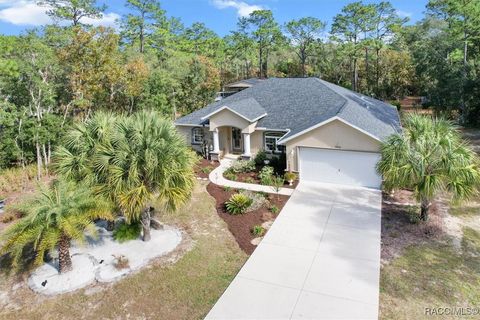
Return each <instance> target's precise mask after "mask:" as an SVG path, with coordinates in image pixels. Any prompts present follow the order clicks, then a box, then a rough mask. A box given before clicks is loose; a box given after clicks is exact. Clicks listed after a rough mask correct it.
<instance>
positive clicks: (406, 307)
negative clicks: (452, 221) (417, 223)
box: [380, 228, 480, 320]
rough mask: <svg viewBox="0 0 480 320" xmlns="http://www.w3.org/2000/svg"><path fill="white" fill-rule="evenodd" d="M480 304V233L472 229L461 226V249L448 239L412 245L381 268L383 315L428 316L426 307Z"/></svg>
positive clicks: (402, 317) (387, 317) (381, 305)
mask: <svg viewBox="0 0 480 320" xmlns="http://www.w3.org/2000/svg"><path fill="white" fill-rule="evenodd" d="M479 306H480V233H479V232H478V231H476V230H474V229H471V228H464V238H463V241H462V244H461V250H458V248H455V247H454V246H453V244H451V243H449V242H447V243H440V242H438V243H434V244H428V245H418V246H415V245H414V246H410V247H409V248H407V249H406V250H405V252H404V254H403V255H402V256H401V257H399V258H397V259H395V260H394V261H393V262H392V263H391V264H389V265H387V266H385V267H383V268H382V272H381V282H380V312H381V318H382V319H399V320H400V319H429V318H430V319H431V317H429V316H426V315H425V308H431V307H479ZM437 318H438V319H442V317H436V319H437ZM449 319H450V318H449ZM464 319H468V317H465V318H464ZM472 319H473V317H472Z"/></svg>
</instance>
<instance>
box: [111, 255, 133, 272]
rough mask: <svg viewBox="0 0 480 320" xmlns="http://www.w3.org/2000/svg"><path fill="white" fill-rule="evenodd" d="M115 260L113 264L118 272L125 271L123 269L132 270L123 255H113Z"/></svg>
mask: <svg viewBox="0 0 480 320" xmlns="http://www.w3.org/2000/svg"><path fill="white" fill-rule="evenodd" d="M112 256H113V258H114V260H115V261H114V262H113V266H114V267H115V269H117V270H123V269H127V268H130V264H129V262H128V258H127V257H125V256H124V255H123V254H122V255H119V256H116V255H114V254H112Z"/></svg>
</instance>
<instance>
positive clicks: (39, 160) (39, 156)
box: [35, 137, 43, 181]
mask: <svg viewBox="0 0 480 320" xmlns="http://www.w3.org/2000/svg"><path fill="white" fill-rule="evenodd" d="M37 140H38V137H37ZM35 149H36V151H37V180H38V181H40V179H41V178H42V166H43V165H42V153H41V151H40V144H39V143H38V141H37V142H36V143H35Z"/></svg>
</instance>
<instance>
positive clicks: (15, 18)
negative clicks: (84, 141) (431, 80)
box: [0, 0, 428, 36]
mask: <svg viewBox="0 0 480 320" xmlns="http://www.w3.org/2000/svg"><path fill="white" fill-rule="evenodd" d="M98 2H99V3H105V4H107V6H108V9H107V11H106V13H105V15H104V17H103V18H102V19H100V20H96V21H90V22H91V23H93V24H97V25H99V24H101V25H109V26H113V25H115V20H116V19H118V18H119V17H120V16H121V15H123V14H125V13H126V12H127V10H126V8H125V6H124V3H125V1H124V0H113V1H112V0H111V1H104V0H99V1H98ZM350 2H353V0H163V1H160V3H161V5H162V7H163V8H164V9H165V10H166V11H167V15H169V16H174V17H178V18H181V20H182V21H183V23H184V24H185V25H190V24H192V23H193V22H197V21H199V22H204V23H205V24H206V25H207V27H209V28H211V29H213V30H214V31H215V32H217V33H218V34H220V35H222V36H223V35H225V34H228V33H229V31H231V30H233V29H234V28H235V24H236V21H237V18H238V17H239V16H242V15H248V13H249V12H251V11H253V10H255V9H261V8H265V9H270V10H272V11H273V14H274V16H275V18H276V19H277V21H278V22H280V23H284V22H286V21H288V20H291V19H297V18H300V17H304V16H314V17H317V18H319V19H321V20H323V21H326V22H328V23H330V22H331V21H332V19H333V17H334V16H335V15H336V14H337V13H339V12H340V10H341V9H342V7H343V6H344V5H346V4H347V3H350ZM374 2H378V1H371V0H365V1H364V3H374ZM427 2H428V1H427V0H392V1H391V3H392V4H393V6H394V7H395V8H396V9H397V11H398V13H399V14H400V15H401V16H408V17H409V18H410V19H411V22H415V21H418V20H420V19H422V17H423V12H424V11H425V5H426V3H427ZM44 11H45V8H42V7H39V6H37V5H36V4H35V1H34V0H0V33H2V34H9V35H10V34H19V33H22V32H23V31H24V30H26V29H28V28H31V27H33V26H38V25H42V24H46V23H49V18H48V17H47V16H46V15H45V13H44Z"/></svg>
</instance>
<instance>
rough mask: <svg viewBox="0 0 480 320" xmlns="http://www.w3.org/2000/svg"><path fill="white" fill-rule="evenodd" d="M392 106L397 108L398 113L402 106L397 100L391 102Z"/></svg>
mask: <svg viewBox="0 0 480 320" xmlns="http://www.w3.org/2000/svg"><path fill="white" fill-rule="evenodd" d="M391 104H392V106H395V107H396V108H397V111H398V112H400V111H401V109H402V104H401V103H400V101H398V100H394V101H392V102H391Z"/></svg>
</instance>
